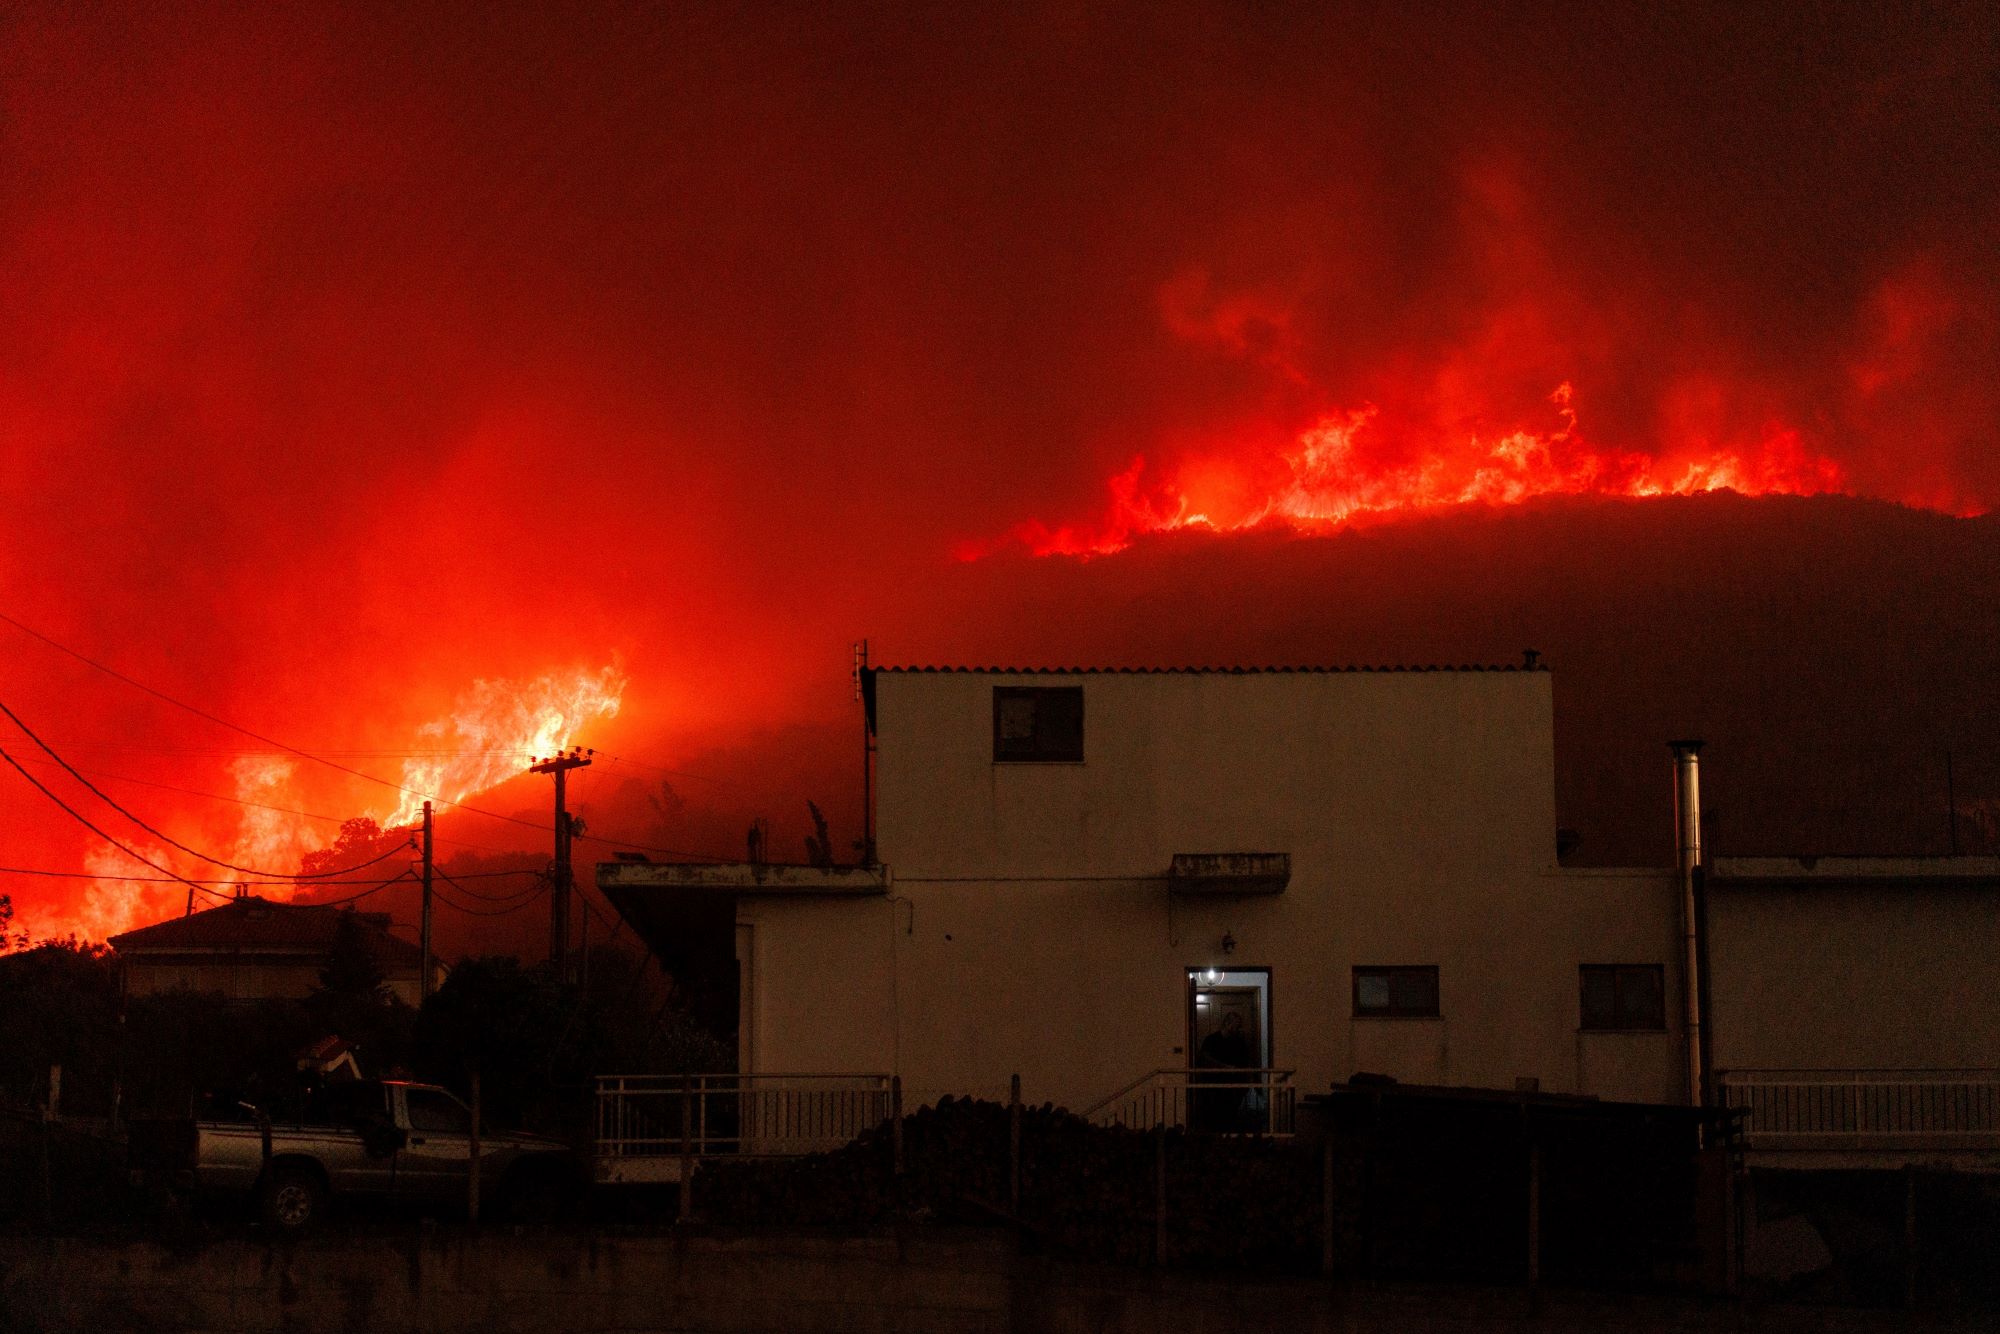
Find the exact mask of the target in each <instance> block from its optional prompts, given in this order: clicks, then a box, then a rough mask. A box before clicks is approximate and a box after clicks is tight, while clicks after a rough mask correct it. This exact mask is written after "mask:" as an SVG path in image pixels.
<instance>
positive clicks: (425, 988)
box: [417, 801, 431, 1000]
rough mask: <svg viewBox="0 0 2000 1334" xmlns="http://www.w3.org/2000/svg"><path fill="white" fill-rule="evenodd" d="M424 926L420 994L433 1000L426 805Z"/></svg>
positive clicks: (421, 931) (420, 935)
mask: <svg viewBox="0 0 2000 1334" xmlns="http://www.w3.org/2000/svg"><path fill="white" fill-rule="evenodd" d="M421 920H422V925H421V926H420V927H419V928H418V931H417V935H418V938H419V943H420V945H421V948H422V949H423V952H424V963H423V969H424V971H423V975H422V980H421V981H419V982H418V984H417V986H418V994H419V996H420V997H421V999H422V1000H429V999H430V998H431V804H430V803H429V802H428V801H427V802H425V803H424V911H423V917H422V919H421Z"/></svg>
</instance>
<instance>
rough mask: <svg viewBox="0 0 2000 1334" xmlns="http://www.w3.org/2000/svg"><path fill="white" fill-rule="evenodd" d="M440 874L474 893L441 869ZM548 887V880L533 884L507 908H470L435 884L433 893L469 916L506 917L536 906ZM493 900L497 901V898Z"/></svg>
mask: <svg viewBox="0 0 2000 1334" xmlns="http://www.w3.org/2000/svg"><path fill="white" fill-rule="evenodd" d="M438 875H439V876H440V878H442V879H444V880H448V881H450V882H451V883H452V885H454V886H456V887H457V888H458V889H460V890H463V891H464V892H465V893H467V894H471V893H472V891H471V890H468V889H466V888H465V886H463V885H460V884H459V883H458V882H457V881H456V880H452V879H451V877H450V876H448V875H445V874H444V873H443V872H441V871H440V872H438ZM548 889H549V885H548V882H547V881H542V882H541V883H539V884H536V885H535V886H533V887H532V888H531V889H530V890H529V891H528V893H527V894H526V895H525V896H521V899H520V902H518V903H514V904H511V905H509V906H508V907H505V908H468V907H466V906H465V905H464V904H463V903H454V902H453V901H452V900H451V897H450V896H449V895H447V894H446V893H445V892H444V891H443V890H441V889H439V888H438V887H437V886H435V885H433V886H432V887H431V895H432V897H433V898H435V899H436V900H437V901H438V902H439V903H442V904H444V905H445V907H447V908H450V909H452V910H453V911H454V912H462V913H465V914H466V915H467V916H470V917H505V916H507V915H508V914H510V913H517V912H520V911H521V910H522V909H523V908H532V907H534V906H535V900H536V899H538V898H540V897H541V896H542V895H543V894H544V893H545V892H547V891H548ZM473 897H474V898H480V897H481V896H480V895H477V894H474V895H473ZM493 901H496V902H497V900H493Z"/></svg>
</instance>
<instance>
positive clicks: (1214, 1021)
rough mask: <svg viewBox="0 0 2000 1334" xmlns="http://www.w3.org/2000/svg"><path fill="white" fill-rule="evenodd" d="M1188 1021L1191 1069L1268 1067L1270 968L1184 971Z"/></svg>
mask: <svg viewBox="0 0 2000 1334" xmlns="http://www.w3.org/2000/svg"><path fill="white" fill-rule="evenodd" d="M1187 1023H1188V1045H1187V1055H1188V1064H1189V1065H1190V1066H1195V1067H1201V1066H1222V1065H1226V1066H1237V1067H1239V1068H1247V1069H1253V1070H1268V1069H1270V1068H1271V1059H1272V1051H1271V970H1270V969H1268V968H1226V969H1225V968H1190V969H1188V970H1187ZM1232 1033H1233V1034H1238V1035H1240V1036H1241V1041H1240V1042H1239V1041H1236V1040H1234V1039H1233V1038H1232V1037H1231V1034H1232ZM1210 1039H1214V1041H1213V1042H1211V1041H1210ZM1204 1047H1206V1048H1207V1055H1206V1056H1204V1054H1203V1048H1204ZM1246 1057H1247V1059H1245V1058H1246Z"/></svg>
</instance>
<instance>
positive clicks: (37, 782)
mask: <svg viewBox="0 0 2000 1334" xmlns="http://www.w3.org/2000/svg"><path fill="white" fill-rule="evenodd" d="M0 760H5V761H7V763H8V764H10V765H12V766H13V768H14V772H16V773H18V774H20V775H21V777H23V778H25V779H27V780H28V781H29V782H30V783H32V784H33V785H34V787H35V790H36V791H37V792H39V793H41V794H42V795H43V796H45V797H47V798H48V799H49V800H50V801H52V802H54V803H55V804H56V805H57V806H59V807H61V808H62V810H63V811H64V812H65V813H66V814H67V815H68V816H69V817H70V818H71V819H72V820H75V821H76V822H77V823H78V824H80V825H82V826H83V827H84V828H85V829H88V830H89V831H90V832H91V833H93V834H95V835H97V836H98V837H99V838H101V839H103V840H104V841H105V842H106V843H109V844H110V845H111V846H112V847H114V848H116V849H118V850H119V851H120V852H122V853H124V854H125V855H126V856H128V857H130V858H131V859H132V860H134V861H136V862H142V863H144V864H145V865H147V866H150V867H152V868H153V869H154V870H155V871H158V872H160V873H161V874H162V875H165V876H167V877H169V878H170V879H173V880H175V881H178V882H179V883H181V884H183V885H186V886H187V887H188V888H189V889H198V890H201V892H202V893H204V894H213V893H215V891H214V890H211V889H208V888H206V887H204V886H202V885H199V884H197V883H195V882H194V881H192V880H190V879H188V878H187V877H186V876H184V875H177V874H175V872H174V870H173V868H171V867H167V866H162V865H160V864H159V863H158V862H156V861H154V860H153V859H152V858H151V857H148V856H146V855H145V854H144V853H142V852H138V851H135V850H134V849H132V848H128V847H126V846H125V845H124V844H123V843H120V842H119V841H118V840H117V839H115V838H113V837H111V835H109V834H107V833H105V832H104V831H103V830H102V829H99V828H98V827H97V826H96V825H94V824H92V823H91V822H90V821H89V820H88V819H86V818H85V817H84V815H83V813H82V812H80V811H78V810H77V809H76V808H75V807H73V806H71V805H70V804H69V803H68V802H66V801H64V800H63V799H62V798H61V797H58V796H57V795H56V794H55V793H53V792H51V791H49V790H48V789H47V788H46V787H44V786H42V780H41V779H39V778H37V777H35V776H34V775H33V774H31V773H29V772H28V771H27V770H26V769H24V768H22V767H21V762H20V761H19V760H17V759H15V758H14V757H13V756H12V755H9V754H8V753H7V752H6V750H5V749H4V748H0Z"/></svg>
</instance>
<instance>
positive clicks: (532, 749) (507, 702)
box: [21, 665, 626, 940]
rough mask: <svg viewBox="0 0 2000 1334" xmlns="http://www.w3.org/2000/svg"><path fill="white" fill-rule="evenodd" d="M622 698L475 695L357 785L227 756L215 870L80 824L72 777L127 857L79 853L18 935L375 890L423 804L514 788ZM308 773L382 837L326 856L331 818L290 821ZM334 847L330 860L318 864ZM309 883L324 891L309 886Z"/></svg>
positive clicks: (611, 690)
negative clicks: (233, 815) (86, 819)
mask: <svg viewBox="0 0 2000 1334" xmlns="http://www.w3.org/2000/svg"><path fill="white" fill-rule="evenodd" d="M625 687H626V679H625V675H624V673H623V672H622V671H621V670H620V669H619V668H618V667H617V666H615V665H612V666H606V667H602V668H599V669H596V670H587V669H577V670H574V671H568V672H547V673H544V674H542V675H540V676H537V677H534V678H532V679H529V680H524V681H498V680H481V681H475V682H474V683H473V684H472V685H471V686H470V687H469V688H467V689H466V690H465V691H463V692H462V693H461V694H460V695H459V697H458V699H457V700H456V701H455V703H454V705H453V706H452V709H451V712H450V713H448V714H446V715H445V716H444V717H441V718H438V719H435V720H433V721H431V722H428V723H425V724H423V725H422V726H420V727H418V728H417V730H416V736H415V737H414V738H413V740H414V741H415V743H416V749H415V750H414V752H413V753H410V754H407V755H405V756H403V757H402V766H401V772H400V773H399V774H398V776H397V777H396V778H394V779H390V778H387V777H382V776H379V775H370V774H367V773H366V772H365V771H363V770H360V769H358V768H355V767H353V765H352V764H351V763H349V762H346V761H332V762H329V761H325V760H318V761H316V760H315V757H314V756H312V755H309V754H306V753H304V752H300V751H286V752H267V753H264V754H252V755H244V756H239V757H237V758H236V759H234V760H233V761H232V762H231V763H230V764H229V766H228V772H229V773H230V774H231V775H232V776H233V779H234V787H235V797H234V799H233V800H234V802H235V804H236V806H237V810H238V817H237V818H238V827H237V832H236V836H235V840H234V842H233V844H232V845H231V846H230V847H229V849H228V851H227V854H226V856H215V857H209V856H203V855H200V854H199V853H198V852H193V851H190V850H189V849H188V848H183V847H180V846H178V845H169V844H167V843H166V842H165V841H164V838H163V836H162V835H160V834H158V833H156V832H154V831H153V830H151V829H149V828H147V827H146V826H145V825H139V826H138V827H137V828H134V825H135V823H136V821H135V820H134V819H132V818H131V817H125V818H123V819H121V818H120V815H121V814H122V813H121V812H116V811H115V810H114V811H112V812H104V813H94V812H92V811H91V807H92V805H93V803H92V800H91V799H92V797H97V798H98V800H97V803H96V804H97V805H98V806H99V808H100V810H101V807H102V806H103V805H104V804H108V803H106V801H105V799H104V798H103V797H102V796H99V794H98V793H95V792H92V791H91V790H90V786H91V785H90V784H88V783H87V782H86V777H79V776H75V775H72V778H73V779H74V781H73V782H72V783H71V784H69V786H70V788H71V789H72V791H71V793H70V794H69V795H70V796H71V797H72V798H73V799H74V800H75V802H76V803H77V804H78V805H79V806H82V807H83V808H84V809H85V812H86V813H87V814H91V815H92V818H93V819H94V820H95V821H97V822H98V823H99V824H100V826H101V827H103V828H105V829H106V831H107V832H109V833H111V834H113V836H115V837H117V838H118V839H119V841H120V842H121V843H123V844H124V845H125V847H126V848H130V849H131V850H132V851H129V852H128V851H126V850H124V848H121V847H118V846H116V845H112V844H110V843H108V842H102V841H100V842H99V843H97V844H96V845H95V846H92V847H90V848H89V849H88V850H87V851H86V852H85V854H84V855H85V865H86V867H87V868H88V870H89V871H90V872H91V874H92V875H94V876H95V877H97V878H95V879H93V880H90V881H87V882H86V883H85V884H84V885H83V886H82V888H81V891H80V892H79V893H78V894H77V895H75V897H74V898H72V899H71V901H70V903H69V904H68V906H67V907H48V906H42V905H36V906H35V908H34V909H33V910H31V911H25V912H23V913H22V914H21V916H22V924H23V925H24V926H25V927H26V928H27V929H29V930H30V931H31V932H32V933H33V934H34V935H35V936H37V937H62V936H65V935H70V934H74V935H77V936H79V937H81V938H83V939H86V940H102V939H104V938H105V937H107V936H111V935H115V934H117V933H118V932H120V931H125V930H129V929H131V928H132V927H134V926H139V925H143V924H145V923H147V922H150V921H155V920H158V919H160V918H163V917H168V916H172V915H173V914H174V913H176V912H179V911H181V910H182V909H183V908H184V907H185V906H186V903H187V902H188V901H189V900H192V901H193V902H194V905H195V906H197V907H200V906H205V905H208V904H211V903H212V902H213V901H215V900H216V899H218V898H222V897H226V896H227V894H228V893H230V892H232V891H231V888H230V886H231V885H232V884H237V883H254V884H257V885H258V889H257V892H258V893H259V894H260V895H262V896H263V897H265V898H278V899H285V898H290V897H292V896H293V895H296V894H300V893H310V892H317V893H320V894H322V895H333V896H335V897H338V896H340V895H341V894H343V893H351V892H353V891H352V890H345V889H339V888H334V887H333V886H334V885H342V884H345V883H347V882H348V880H347V878H348V877H349V876H358V877H359V878H361V879H363V880H370V879H372V880H375V881H380V880H386V879H388V878H390V877H392V876H395V875H397V874H398V873H400V872H402V871H403V870H404V869H406V868H407V866H408V865H409V862H410V860H411V858H412V857H413V856H414V853H413V852H412V853H411V854H410V856H404V857H400V858H398V857H396V856H395V852H396V851H397V850H398V849H400V848H403V847H406V846H412V845H411V843H410V839H409V838H408V837H407V831H408V830H409V829H410V828H411V826H413V825H414V824H415V823H416V822H417V821H418V820H419V819H420V817H421V814H422V808H423V803H424V802H425V801H427V800H428V801H431V802H433V803H434V804H435V805H436V806H437V808H438V809H439V810H441V811H442V810H447V809H449V808H451V807H453V806H456V805H459V804H461V803H465V802H469V801H472V800H474V799H476V798H478V797H479V796H480V795H481V794H483V793H486V792H488V791H490V790H491V789H493V788H494V787H496V786H498V785H499V784H501V783H503V782H505V781H506V780H508V779H510V778H514V777H517V776H518V775H519V774H520V773H521V772H522V771H523V770H524V769H525V768H526V767H527V765H528V764H530V763H531V762H533V760H535V759H537V758H539V757H541V756H545V755H550V754H554V753H555V752H557V751H560V750H562V749H564V748H565V747H567V746H569V745H570V744H571V743H572V741H573V739H574V738H576V737H579V736H582V735H585V734H586V732H587V731H588V729H590V728H591V727H593V726H594V725H596V724H599V723H601V722H604V721H606V720H609V719H611V718H614V717H616V716H617V714H618V710H619V707H620V704H621V702H622V699H623V695H624V691H625ZM356 759H357V761H358V759H359V757H356ZM321 768H330V769H332V770H334V771H336V772H338V773H341V774H344V775H345V776H346V777H347V778H349V779H352V780H356V781H357V782H359V783H362V784H365V786H364V787H361V788H358V789H356V791H357V794H358V795H357V796H356V798H355V802H356V806H357V807H358V809H359V810H360V811H361V812H363V813H362V814H359V815H355V816H351V817H349V818H350V819H351V820H352V821H353V822H354V824H353V826H352V828H368V829H374V830H379V831H381V835H382V836H380V837H369V838H365V839H362V840H359V841H358V842H356V841H354V840H351V839H350V840H347V844H349V845H351V850H350V846H347V845H339V844H336V842H335V840H334V838H333V837H332V836H331V831H330V830H328V829H327V822H328V821H329V820H331V819H332V817H328V816H318V815H314V814H311V813H310V812H308V811H307V810H304V809H301V807H302V806H303V805H304V804H305V803H306V802H308V801H309V800H310V799H309V798H307V797H304V796H302V795H301V792H302V791H310V790H315V789H310V788H307V787H306V786H305V784H304V783H303V781H302V773H303V771H306V770H318V769H321ZM77 789H81V790H77ZM341 823H342V824H343V825H344V824H346V822H345V821H342V822H341ZM397 831H404V832H403V833H401V834H398V832H397ZM191 846H192V845H190V847H191ZM336 847H339V848H340V851H341V853H343V854H345V858H344V860H343V857H340V856H333V855H330V854H331V853H332V851H333V850H334V849H335V848H336ZM134 853H136V854H138V855H136V856H135V855H134ZM357 863H359V865H357ZM315 867H317V868H318V869H317V870H315V869H314V868H315ZM302 871H303V872H304V875H303V876H302V874H301V873H302ZM232 876H233V877H234V878H233V879H232V878H231V877H232ZM176 877H184V878H182V879H177V878H176ZM321 879H324V880H328V881H331V882H332V884H319V883H316V881H317V880H321ZM190 881H191V882H193V884H192V885H190V883H188V882H190Z"/></svg>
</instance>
